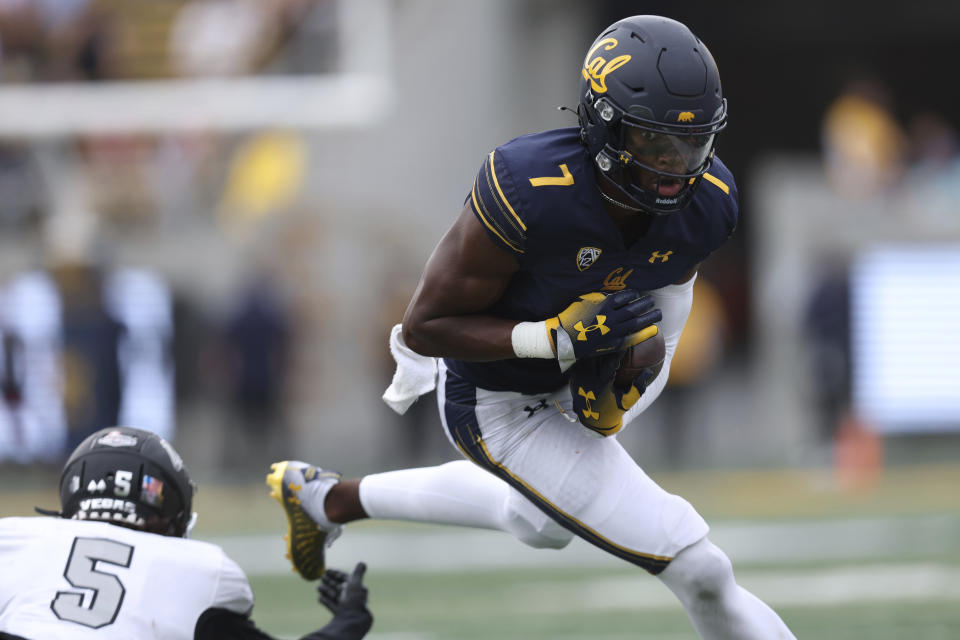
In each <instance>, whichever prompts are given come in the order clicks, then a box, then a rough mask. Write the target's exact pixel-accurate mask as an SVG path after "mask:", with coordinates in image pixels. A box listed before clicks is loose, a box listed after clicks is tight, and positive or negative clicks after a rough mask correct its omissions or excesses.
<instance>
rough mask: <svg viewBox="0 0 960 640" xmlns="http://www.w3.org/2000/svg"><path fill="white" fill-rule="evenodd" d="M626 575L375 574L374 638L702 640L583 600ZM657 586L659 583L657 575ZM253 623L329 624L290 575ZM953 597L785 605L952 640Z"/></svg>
mask: <svg viewBox="0 0 960 640" xmlns="http://www.w3.org/2000/svg"><path fill="white" fill-rule="evenodd" d="M629 575H630V574H629V573H627V572H623V571H618V572H600V571H593V572H591V571H570V570H563V569H555V570H533V571H530V570H525V571H510V570H503V571H483V572H468V573H463V574H461V575H457V576H454V575H438V574H424V573H406V574H404V573H391V574H387V575H382V574H378V573H377V572H376V570H373V571H371V574H370V576H369V580H368V582H369V584H370V589H371V594H372V595H371V608H372V611H373V613H374V616H375V624H374V628H373V631H372V632H371V633H370V635H369V636H368V637H369V638H383V639H386V638H392V639H396V640H400V639H403V640H414V639H423V640H426V639H438V640H439V639H463V640H466V639H480V638H510V639H513V638H516V639H537V640H539V639H543V640H547V639H551V640H560V639H570V640H572V639H575V638H576V639H584V640H588V639H594V640H621V639H626V638H643V639H649V640H682V639H683V640H685V639H691V640H695V639H696V638H697V636H696V634H695V633H694V632H693V631H692V629H691V627H690V624H689V623H688V622H687V619H686V617H685V615H684V614H683V612H682V610H681V609H680V607H679V605H676V606H674V605H666V606H662V607H656V608H640V609H636V610H631V609H630V608H628V607H627V606H626V604H625V603H624V602H623V600H624V597H623V594H617V595H616V600H617V605H616V606H611V607H609V608H606V607H599V608H598V607H596V606H595V605H588V604H586V603H585V602H584V601H583V599H581V598H580V597H578V592H579V591H580V588H581V586H582V585H583V583H584V581H585V580H586V581H589V582H593V583H602V582H604V581H608V582H609V583H610V584H617V582H618V581H619V582H622V583H628V580H627V578H628V576H629ZM651 580H652V579H651ZM253 586H254V590H255V592H256V595H257V611H258V613H257V614H256V615H255V619H256V620H257V622H258V624H260V625H261V626H262V627H263V628H265V629H268V630H270V631H272V632H275V633H277V634H282V635H285V636H287V637H290V638H295V637H298V636H297V634H299V633H302V632H303V631H305V630H307V629H310V628H311V626H312V625H317V624H318V620H319V621H324V620H326V619H327V617H328V616H325V612H324V610H322V609H321V608H320V607H319V606H318V605H316V604H314V601H313V599H312V593H311V592H310V590H309V589H308V588H305V585H303V584H298V583H297V579H294V578H292V577H260V578H257V579H255V580H254V581H253ZM958 604H960V603H958V601H957V600H956V599H955V598H954V599H952V600H951V599H941V600H935V599H930V600H927V599H924V600H923V601H912V600H903V601H898V600H897V599H896V598H895V597H893V598H892V599H891V600H889V601H885V602H874V603H869V604H851V603H846V604H837V605H829V604H821V605H817V606H778V607H777V610H778V611H779V612H780V614H781V615H782V617H783V618H784V619H785V620H786V622H787V623H788V624H789V625H790V627H791V628H792V630H793V631H794V632H795V633H796V635H797V637H798V638H816V639H818V640H866V639H870V640H905V639H915V640H949V639H955V638H958V637H960V607H958Z"/></svg>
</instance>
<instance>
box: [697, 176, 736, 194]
mask: <svg viewBox="0 0 960 640" xmlns="http://www.w3.org/2000/svg"><path fill="white" fill-rule="evenodd" d="M703 179H704V180H706V181H707V182H709V183H711V184H713V185H714V186H715V187H717V188H718V189H720V190H721V191H723V192H724V193H725V194H727V195H730V187H729V186H727V183H726V182H724V181H723V180H721V179H720V178H718V177H717V176H715V175H712V174H709V173H705V174H703Z"/></svg>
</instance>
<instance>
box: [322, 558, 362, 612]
mask: <svg viewBox="0 0 960 640" xmlns="http://www.w3.org/2000/svg"><path fill="white" fill-rule="evenodd" d="M366 571H367V565H366V564H364V563H363V562H358V563H357V566H356V567H355V568H354V570H353V573H351V574H350V575H349V576H347V574H346V573H344V572H343V571H337V570H336V569H327V570H326V572H324V574H323V577H322V578H320V584H319V585H318V586H317V593H318V594H319V596H320V603H321V604H323V606H325V607H326V608H327V609H330V611H331V612H332V613H333V614H334V615H337V614H338V613H340V612H341V611H345V610H349V609H353V610H361V609H366V606H367V588H366V587H365V586H363V574H364V573H366Z"/></svg>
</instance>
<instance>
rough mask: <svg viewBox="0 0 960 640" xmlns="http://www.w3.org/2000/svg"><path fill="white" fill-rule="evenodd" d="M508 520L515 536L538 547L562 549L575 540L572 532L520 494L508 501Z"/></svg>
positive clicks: (527, 543)
mask: <svg viewBox="0 0 960 640" xmlns="http://www.w3.org/2000/svg"><path fill="white" fill-rule="evenodd" d="M506 520H507V523H508V527H509V529H510V532H511V533H512V534H513V535H514V537H516V538H517V539H518V540H520V541H521V542H523V543H524V544H526V545H529V546H531V547H534V548H536V549H562V548H564V547H565V546H567V545H568V544H570V541H571V540H573V533H572V532H570V531H568V530H567V529H564V528H563V527H562V526H561V525H559V524H557V522H556V520H554V519H553V518H551V517H550V516H548V515H547V514H545V513H544V512H543V511H540V509H539V508H537V507H536V506H535V505H534V504H533V503H532V502H530V501H529V500H527V499H526V498H524V497H522V496H520V494H516V495H515V496H512V497H511V499H510V500H508V501H507V504H506Z"/></svg>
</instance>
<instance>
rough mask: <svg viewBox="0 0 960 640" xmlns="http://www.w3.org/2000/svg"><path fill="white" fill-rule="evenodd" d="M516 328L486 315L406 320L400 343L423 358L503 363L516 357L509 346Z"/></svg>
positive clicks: (506, 321)
mask: <svg viewBox="0 0 960 640" xmlns="http://www.w3.org/2000/svg"><path fill="white" fill-rule="evenodd" d="M516 324H517V323H516V321H515V320H507V319H504V318H497V317H495V316H489V315H463V316H445V317H439V318H432V319H429V320H416V319H407V320H405V321H404V324H403V340H404V342H405V343H406V345H407V346H408V347H410V349H412V350H413V351H415V352H417V353H419V354H420V355H424V356H433V357H440V358H456V359H458V360H475V361H485V360H504V359H507V358H515V357H517V356H516V354H515V353H514V349H513V343H512V342H511V333H512V331H513V327H514V325H516Z"/></svg>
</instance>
